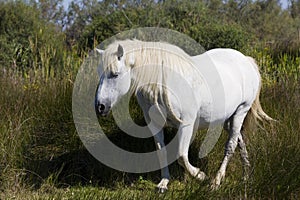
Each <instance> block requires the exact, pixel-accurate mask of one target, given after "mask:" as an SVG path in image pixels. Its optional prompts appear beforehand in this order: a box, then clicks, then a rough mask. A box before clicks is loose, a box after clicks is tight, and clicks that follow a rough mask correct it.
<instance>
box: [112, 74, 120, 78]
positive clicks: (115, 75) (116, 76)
mask: <svg viewBox="0 0 300 200" xmlns="http://www.w3.org/2000/svg"><path fill="white" fill-rule="evenodd" d="M118 76H119V74H112V76H111V77H112V78H118Z"/></svg>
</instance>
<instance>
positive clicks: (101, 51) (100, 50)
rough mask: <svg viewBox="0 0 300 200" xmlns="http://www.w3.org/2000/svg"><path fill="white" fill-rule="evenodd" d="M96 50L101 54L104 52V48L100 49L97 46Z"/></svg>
mask: <svg viewBox="0 0 300 200" xmlns="http://www.w3.org/2000/svg"><path fill="white" fill-rule="evenodd" d="M96 51H97V52H98V53H99V54H100V55H102V54H103V53H104V50H102V49H97V48H96Z"/></svg>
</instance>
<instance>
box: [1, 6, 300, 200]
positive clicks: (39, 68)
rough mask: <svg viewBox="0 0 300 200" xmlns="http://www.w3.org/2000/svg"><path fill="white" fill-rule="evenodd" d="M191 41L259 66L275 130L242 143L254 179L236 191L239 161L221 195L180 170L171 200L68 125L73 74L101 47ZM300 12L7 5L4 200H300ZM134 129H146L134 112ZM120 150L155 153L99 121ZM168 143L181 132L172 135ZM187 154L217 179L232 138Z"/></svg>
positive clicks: (149, 178)
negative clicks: (100, 156) (167, 33)
mask: <svg viewBox="0 0 300 200" xmlns="http://www.w3.org/2000/svg"><path fill="white" fill-rule="evenodd" d="M152 26H155V27H163V28H168V29H172V30H176V31H179V32H181V33H184V34H187V35H189V36H190V37H192V38H193V39H195V40H196V41H197V42H199V43H200V44H201V45H202V46H204V48H206V49H207V50H208V49H211V48H216V47H228V48H234V49H237V50H239V51H241V52H243V53H245V54H246V55H250V56H253V57H254V58H255V59H256V60H257V61H258V63H259V65H260V67H261V68H260V70H261V73H262V76H263V91H262V95H261V100H262V104H263V107H264V108H265V110H266V112H267V113H268V114H269V115H271V116H272V117H273V118H275V119H277V120H278V122H277V123H273V124H261V126H260V127H258V128H257V129H255V131H253V132H251V131H248V132H247V133H245V136H246V138H247V147H248V151H249V153H250V160H251V164H252V167H251V173H250V178H249V180H248V181H246V182H244V181H243V180H242V179H241V175H242V171H241V167H240V166H241V163H240V160H239V159H238V156H235V157H234V159H233V160H232V162H231V163H230V165H229V168H228V172H227V178H226V180H225V182H224V183H223V185H222V187H221V188H220V189H219V190H217V191H210V189H209V187H208V186H209V180H208V181H205V182H198V181H196V180H194V179H192V178H190V177H188V176H186V175H184V172H183V169H182V168H181V167H179V166H178V164H177V163H173V164H171V166H170V170H171V175H172V182H171V183H170V187H169V191H168V192H167V193H166V194H163V195H160V194H157V193H156V191H155V190H154V188H155V184H156V183H157V182H158V181H159V172H152V173H147V174H129V173H124V172H119V171H115V170H113V169H110V168H108V167H106V166H104V165H102V164H101V163H99V162H98V161H97V160H95V159H94V158H93V157H92V156H91V155H90V154H89V153H88V152H87V151H86V149H85V148H84V146H83V145H82V143H81V141H80V139H79V137H78V135H77V133H76V130H75V126H74V124H73V120H72V111H71V110H72V109H71V103H72V99H71V97H72V88H73V82H74V80H75V76H76V72H77V70H78V68H79V67H80V65H81V64H82V62H83V60H84V59H85V58H86V57H87V56H88V54H89V52H90V51H91V50H92V49H94V48H95V47H96V46H97V45H98V44H100V43H101V42H102V41H103V40H105V39H107V38H109V37H110V36H113V35H115V34H117V33H119V32H122V31H125V30H129V29H132V28H137V27H152ZM299 78H300V0H289V6H288V8H287V9H283V8H282V7H281V6H280V4H279V3H278V1H277V0H256V1H253V0H197V1H196V0H126V1H125V0H103V1H97V0H74V1H72V2H71V3H70V6H69V7H68V8H64V7H63V2H62V0H37V1H34V0H26V1H20V0H15V1H8V0H3V1H1V2H0V198H1V199H155V198H162V199H215V198H221V199H223V198H225V199H231V198H233V199H237V198H239V199H240V198H251V199H282V198H286V199H299V198H300V168H299V166H300V114H299V113H300V107H299V100H300V79H299ZM131 114H132V117H133V118H134V119H135V120H136V121H137V122H138V123H141V124H143V123H144V122H143V119H142V118H141V111H140V110H139V108H138V107H137V106H136V103H135V102H134V101H133V102H132V109H131ZM100 123H101V125H102V126H104V127H105V128H106V131H107V135H108V136H109V137H110V139H111V140H112V141H114V143H116V144H118V145H119V146H121V147H122V148H125V149H126V148H127V149H129V150H131V151H136V152H146V151H151V150H153V149H154V145H153V141H152V139H146V140H140V139H136V138H132V137H129V136H127V135H126V134H124V133H122V132H121V131H120V130H119V129H118V127H117V126H116V125H115V124H114V122H113V119H112V118H106V119H101V120H100ZM166 132H167V133H166V140H167V141H170V140H171V139H172V137H173V136H174V134H175V133H174V130H172V129H167V130H166ZM201 133H203V132H199V133H198V135H199V137H197V138H198V139H197V140H195V141H194V143H193V144H192V146H191V147H190V157H191V160H192V162H193V163H194V164H195V165H198V166H200V167H201V169H203V170H204V171H205V172H206V173H207V174H208V175H209V177H211V178H212V177H213V176H214V175H215V173H216V171H217V168H218V167H219V164H220V161H221V158H222V155H223V148H224V143H225V141H226V137H227V136H226V134H225V133H224V134H223V135H222V138H221V139H220V141H219V142H218V144H217V146H216V147H215V149H214V151H213V152H212V153H211V154H210V155H209V156H208V157H207V158H205V159H202V160H198V159H197V151H198V149H199V147H200V144H201V139H203V135H204V134H201Z"/></svg>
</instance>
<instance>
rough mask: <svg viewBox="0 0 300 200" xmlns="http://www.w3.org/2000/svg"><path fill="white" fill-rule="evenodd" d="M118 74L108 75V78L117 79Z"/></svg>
mask: <svg viewBox="0 0 300 200" xmlns="http://www.w3.org/2000/svg"><path fill="white" fill-rule="evenodd" d="M118 76H119V74H118V73H113V72H111V73H109V75H108V78H118Z"/></svg>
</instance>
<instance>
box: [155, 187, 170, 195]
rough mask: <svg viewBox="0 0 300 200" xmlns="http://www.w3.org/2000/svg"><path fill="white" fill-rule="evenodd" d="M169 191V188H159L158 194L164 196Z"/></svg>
mask: <svg viewBox="0 0 300 200" xmlns="http://www.w3.org/2000/svg"><path fill="white" fill-rule="evenodd" d="M167 190H168V188H158V191H157V192H158V193H159V194H164V193H166V192H167Z"/></svg>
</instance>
